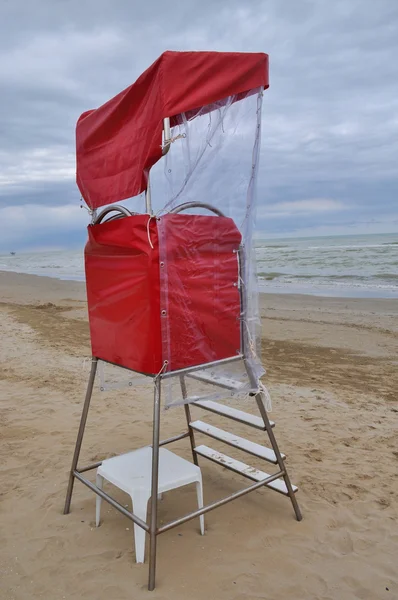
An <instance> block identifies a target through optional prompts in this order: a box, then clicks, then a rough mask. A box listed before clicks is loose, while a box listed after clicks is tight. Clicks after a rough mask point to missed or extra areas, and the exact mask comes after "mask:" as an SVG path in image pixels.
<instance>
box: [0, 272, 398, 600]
mask: <svg viewBox="0 0 398 600" xmlns="http://www.w3.org/2000/svg"><path fill="white" fill-rule="evenodd" d="M261 314H262V323H263V338H262V348H263V362H264V365H265V366H266V368H267V377H266V382H267V385H268V387H269V389H270V392H271V395H272V399H273V411H272V413H271V418H272V419H273V420H274V421H275V422H276V428H275V433H276V435H277V439H278V441H279V444H280V447H281V449H282V450H283V452H284V453H285V454H286V455H287V465H288V469H289V472H290V475H291V478H292V481H293V482H294V483H295V484H296V485H298V486H299V492H298V495H297V499H298V501H299V503H300V506H301V508H302V511H303V514H304V519H303V521H302V522H301V523H298V522H297V521H295V519H294V515H293V511H292V508H291V505H290V503H289V500H288V499H286V498H284V497H283V496H280V495H278V494H274V493H272V492H271V491H270V490H259V491H257V492H254V493H253V494H250V495H249V496H245V497H243V498H241V499H240V500H237V501H235V502H233V503H230V504H227V505H226V506H224V507H223V508H221V509H218V510H217V511H214V512H211V513H209V514H207V515H206V530H207V531H206V535H205V536H204V537H200V535H199V533H198V523H196V522H195V521H191V522H188V523H186V524H184V525H183V526H181V527H179V528H176V529H173V530H171V531H169V532H168V533H165V534H163V535H161V536H160V537H159V540H158V547H159V551H158V576H157V588H156V590H155V592H153V593H152V594H150V596H151V598H152V597H153V598H162V599H163V598H174V599H176V600H180V599H181V600H182V599H184V600H186V599H187V598H192V599H194V600H196V599H197V600H202V599H203V598H207V597H211V598H217V599H220V600H224V599H225V600H226V599H228V600H231V599H232V600H241V599H242V600H243V599H245V600H252V599H254V598H269V599H272V600H299V599H300V600H301V599H305V600H312V599H314V600H315V599H317V600H318V599H324V600H329V599H330V600H346V599H347V600H349V599H353V598H360V599H362V600H375V599H378V598H398V572H397V571H398V569H397V556H398V525H397V520H398V502H397V494H398V478H397V465H398V443H397V425H398V397H397V395H398V392H397V390H398V355H397V350H398V303H397V301H394V300H373V299H366V300H360V299H358V300H356V299H337V298H315V297H310V296H288V295H285V296H284V295H274V294H269V295H263V296H262V299H261ZM0 336H1V337H0V339H1V344H0V452H1V462H0V590H1V591H0V598H1V599H2V600H3V599H4V600H11V599H12V600H14V599H15V600H22V599H23V600H25V599H31V598H34V599H36V598H43V599H45V600H53V599H55V598H67V599H68V600H69V599H80V598H90V599H95V600H105V599H107V600H108V599H109V598H112V599H115V600H124V599H131V598H135V599H137V598H138V599H139V598H148V597H149V596H148V592H147V591H146V582H147V564H146V565H136V564H135V563H134V548H133V540H132V527H131V524H130V522H129V521H127V520H126V519H125V518H124V517H123V516H122V515H120V514H119V513H117V512H116V511H115V510H114V509H112V508H111V507H108V506H107V505H105V506H104V507H103V523H102V525H101V527H99V528H98V529H96V528H95V527H94V523H93V519H94V510H95V498H94V496H93V494H92V493H91V492H90V491H89V490H87V489H86V488H84V487H83V486H82V485H81V484H79V482H77V483H76V486H75V494H74V497H73V501H72V511H71V514H70V515H68V516H64V515H62V509H63V503H64V496H65V491H66V483H67V476H68V470H69V467H70V461H71V457H72V452H73V446H74V442H75V437H76V432H77V427H78V422H79V418H80V413H81V408H82V401H83V397H84V392H85V385H86V381H87V377H88V369H89V360H87V359H89V356H90V345H89V334H88V325H87V319H86V304H85V291H84V285H83V284H80V283H74V282H66V281H58V280H55V279H49V278H42V277H35V276H28V275H19V274H13V273H0ZM241 408H243V410H248V411H250V410H252V411H253V412H254V406H253V407H250V406H249V405H248V404H245V406H244V407H241ZM151 414H152V407H151V392H150V389H149V388H146V387H139V388H138V387H137V388H133V389H131V388H130V389H123V390H118V391H114V392H106V393H100V392H99V390H98V387H97V389H96V391H95V394H94V396H93V401H92V408H91V410H90V414H89V421H88V425H87V430H86V431H87V432H86V437H85V440H84V444H83V449H82V463H87V462H92V461H95V460H98V459H100V458H103V457H105V456H110V455H113V454H117V453H121V452H125V451H128V450H130V449H133V448H136V447H140V446H143V445H145V444H148V443H150V439H151V431H152V427H151ZM198 415H199V412H198ZM204 416H205V415H203V413H202V417H203V418H204ZM162 419H163V420H162V437H163V438H164V437H168V436H170V435H173V434H176V433H179V432H181V431H183V430H184V419H185V417H184V413H183V411H182V410H181V409H179V408H175V409H170V410H168V411H166V412H164V413H162ZM206 421H208V422H213V423H218V424H219V425H220V426H221V427H222V426H223V425H224V426H226V427H228V425H229V426H230V423H228V422H223V423H220V420H217V418H216V417H213V416H211V415H210V414H209V415H206ZM233 430H234V431H236V432H237V433H238V434H240V435H249V436H250V437H251V439H253V440H255V441H258V442H260V443H261V442H262V439H263V438H262V434H261V432H258V431H255V432H254V433H253V431H254V430H250V431H249V432H248V431H247V429H246V428H245V427H244V426H240V425H238V424H237V425H236V427H235V426H234V428H233ZM173 450H175V451H177V452H178V453H180V454H181V456H184V457H186V458H189V457H190V451H189V447H188V444H187V441H186V440H182V441H180V442H178V443H177V444H176V445H175V446H174V447H173ZM225 451H226V453H227V454H232V455H234V454H233V452H230V451H229V450H225ZM234 456H235V455H234ZM236 456H237V457H238V455H236ZM246 459H247V457H246V456H244V458H243V460H246ZM201 466H202V471H203V478H204V486H205V489H204V491H205V502H211V501H213V500H215V499H216V498H220V497H222V496H223V495H225V494H226V493H231V492H232V491H234V490H238V489H240V487H242V485H245V483H246V482H245V481H242V480H241V478H239V477H238V476H236V475H234V474H233V473H231V472H229V471H226V470H224V469H220V468H218V467H217V466H216V465H213V464H211V463H206V462H204V461H202V463H201ZM115 495H116V497H118V498H119V499H121V500H123V502H124V503H125V504H127V502H128V499H127V497H125V496H124V495H123V494H121V493H120V494H115ZM194 506H195V491H194V489H191V488H190V487H187V488H182V489H180V490H177V491H174V492H170V493H168V494H166V495H165V497H164V500H163V501H162V502H161V504H160V519H161V521H162V522H164V523H165V522H167V521H169V520H171V519H173V518H176V517H177V516H179V515H182V514H184V512H186V511H187V510H189V509H192V508H194Z"/></svg>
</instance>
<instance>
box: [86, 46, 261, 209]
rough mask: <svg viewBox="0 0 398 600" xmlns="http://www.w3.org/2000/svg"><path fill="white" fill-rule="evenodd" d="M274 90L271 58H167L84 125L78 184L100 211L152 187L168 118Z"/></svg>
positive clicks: (178, 54) (256, 55) (239, 55)
mask: <svg viewBox="0 0 398 600" xmlns="http://www.w3.org/2000/svg"><path fill="white" fill-rule="evenodd" d="M268 85H269V84H268V55H266V54H262V53H239V52H165V53H163V54H162V55H161V56H160V58H158V59H157V60H156V61H155V62H154V63H153V64H152V65H151V66H150V67H149V69H147V70H146V71H145V72H144V73H143V74H142V75H141V76H140V77H139V78H138V79H137V81H136V82H135V83H134V84H132V85H131V86H130V87H128V88H126V89H125V90H124V91H122V92H121V93H120V94H118V95H117V96H115V97H114V98H112V99H111V100H109V101H108V102H106V103H105V104H103V105H102V106H100V107H99V108H97V109H95V110H91V111H88V112H85V113H83V114H82V115H81V117H80V119H79V120H78V122H77V126H76V161H77V184H78V186H79V189H80V192H81V194H82V196H83V198H84V200H85V201H86V202H87V204H88V205H89V206H90V207H91V208H98V207H100V206H104V205H105V204H112V203H113V202H118V201H120V200H123V199H125V198H130V197H132V196H136V195H138V194H140V193H141V192H142V191H144V190H145V189H146V186H147V176H148V172H149V169H150V168H151V167H152V166H153V165H154V164H155V162H157V161H158V160H159V158H160V157H161V155H162V151H161V147H160V146H161V142H162V126H163V119H164V118H165V117H175V116H177V115H178V114H180V113H182V112H188V111H194V112H195V110H197V109H200V108H201V107H203V106H207V105H209V104H212V103H214V102H217V101H220V100H222V99H224V98H226V97H228V96H232V95H238V97H239V95H242V94H243V93H244V92H249V91H250V90H253V89H255V88H259V87H261V86H263V87H264V88H267V87H268ZM172 122H173V119H172Z"/></svg>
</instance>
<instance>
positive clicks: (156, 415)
mask: <svg viewBox="0 0 398 600" xmlns="http://www.w3.org/2000/svg"><path fill="white" fill-rule="evenodd" d="M239 358H242V357H239ZM98 360H99V359H98V358H96V357H93V359H92V365H91V372H90V377H89V381H88V386H87V392H86V397H85V401H84V406H83V411H82V416H81V420H80V426H79V430H78V435H77V440H76V445H75V451H74V455H73V459H72V466H71V470H70V474H69V484H68V489H67V493H66V499H65V506H64V514H68V513H69V512H70V505H71V499H72V493H73V484H74V480H75V479H78V480H79V481H81V482H82V483H83V484H84V485H86V486H87V487H88V488H89V489H90V490H91V491H93V492H94V493H95V494H97V495H98V496H100V497H101V498H102V499H103V500H106V502H108V503H109V504H110V505H111V506H113V508H115V509H116V510H118V511H119V512H121V513H122V514H123V515H124V516H125V517H127V518H128V519H130V520H131V521H133V522H134V523H135V524H136V525H139V526H140V527H142V529H144V530H145V531H146V532H147V533H148V534H149V547H150V549H149V578H148V590H150V591H152V590H153V589H154V588H155V577H156V541H157V539H156V538H157V536H158V535H159V534H160V533H164V532H165V531H169V529H172V528H174V527H177V526H178V525H181V524H182V523H186V522H187V521H190V520H191V519H194V518H196V517H198V516H200V515H203V514H205V513H206V512H209V511H211V510H214V509H215V508H218V507H220V506H223V505H224V504H227V503H228V502H231V501H232V500H236V499H237V498H240V497H241V496H244V495H246V494H248V493H249V492H252V491H255V490H257V489H259V488H260V487H263V486H266V485H268V484H270V483H271V482H272V481H274V480H275V479H278V478H279V477H283V478H284V480H285V483H286V487H287V489H288V492H289V497H290V500H291V502H292V505H293V508H294V512H295V514H296V518H297V520H298V521H300V520H301V518H302V516H301V512H300V508H299V506H298V503H297V500H296V498H295V494H294V492H293V488H292V485H291V483H290V479H289V476H288V474H287V471H286V467H285V464H284V461H283V459H282V457H281V454H280V451H279V448H278V444H277V442H276V439H275V436H274V433H273V431H272V427H271V424H270V422H269V419H268V415H267V412H266V410H265V408H264V405H263V402H262V400H261V395H260V394H259V393H258V394H256V395H255V397H256V401H257V404H258V407H259V410H260V413H261V416H262V417H263V420H264V424H265V428H266V431H267V433H268V436H269V439H270V442H271V445H272V448H273V450H274V452H275V455H276V457H277V460H278V466H279V470H278V471H277V472H276V473H273V474H272V475H270V476H269V477H267V479H263V480H261V481H256V482H255V483H253V484H252V485H250V486H248V487H245V488H243V489H241V490H239V491H238V492H234V493H233V494H230V495H229V496H226V497H225V498H222V499H221V500H217V501H216V502H213V503H211V504H208V505H207V506H204V507H203V508H201V509H199V510H195V511H193V512H191V513H188V514H187V515H185V516H183V517H180V518H178V519H175V520H174V521H171V522H170V523H167V524H166V525H163V526H162V527H158V524H157V508H158V506H157V505H158V475H159V448H160V447H161V446H164V445H166V444H171V443H173V442H176V441H178V440H181V439H184V438H188V437H189V439H190V444H191V450H192V457H193V461H194V463H195V464H196V465H197V464H198V458H197V455H196V452H195V438H194V433H193V431H192V429H191V427H190V425H189V424H190V422H191V415H190V407H189V404H185V405H184V408H185V414H186V420H187V426H188V431H186V432H184V433H181V434H178V435H175V436H173V437H170V438H167V439H165V440H162V441H160V404H161V381H162V379H166V378H168V377H170V376H172V375H174V376H176V375H177V374H179V375H178V376H179V378H180V384H181V390H182V394H183V397H184V398H186V397H187V396H186V387H185V381H184V379H185V377H184V375H185V374H188V373H189V372H192V371H195V370H197V369H198V368H203V365H201V367H191V368H187V369H181V370H180V371H176V372H174V373H172V372H171V373H165V374H160V375H158V376H156V377H155V378H154V380H153V381H154V402H153V437H152V449H153V451H152V483H151V500H150V502H151V518H150V523H149V525H148V524H147V523H145V522H144V521H142V519H140V518H139V517H137V515H135V514H134V513H133V512H132V511H129V510H127V509H126V508H125V507H124V506H122V505H121V504H120V503H119V502H117V501H116V500H115V499H114V498H112V497H111V496H109V494H107V493H106V492H104V491H103V490H102V489H100V488H98V487H97V486H96V485H95V484H94V483H92V482H91V481H90V480H88V479H86V477H84V476H83V473H85V472H87V471H90V470H93V469H96V468H97V467H99V466H100V465H101V464H102V462H101V461H99V462H96V463H93V464H91V465H87V466H84V467H79V468H78V461H79V456H80V450H81V446H82V441H83V435H84V430H85V426H86V422H87V416H88V411H89V407H90V401H91V397H92V391H93V386H94V381H95V376H96V373H97V365H98ZM233 360H236V359H235V358H234V359H233ZM225 362H230V361H226V360H223V361H216V362H214V363H211V364H214V365H217V364H223V363H225ZM246 366H247V369H248V374H249V375H250V373H251V375H252V376H254V373H252V371H251V368H250V366H249V365H248V364H247V365H246Z"/></svg>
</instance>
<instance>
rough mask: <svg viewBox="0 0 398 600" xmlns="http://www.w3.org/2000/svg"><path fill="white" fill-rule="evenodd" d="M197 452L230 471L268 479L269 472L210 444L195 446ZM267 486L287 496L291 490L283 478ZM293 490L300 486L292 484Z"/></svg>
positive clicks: (258, 479) (257, 479)
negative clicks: (219, 450)
mask: <svg viewBox="0 0 398 600" xmlns="http://www.w3.org/2000/svg"><path fill="white" fill-rule="evenodd" d="M195 452H196V453H197V454H199V455H200V456H203V457H204V458H208V459H209V460H211V461H213V462H215V463H217V464H219V465H221V466H222V467H225V468H226V469H229V470H230V471H234V472H235V473H239V474H240V475H243V476H244V477H247V478H248V479H252V480H253V481H262V480H263V479H267V477H269V474H268V473H265V472H264V471H259V470H258V469H255V468H254V467H250V466H249V465H246V464H245V463H243V462H241V461H240V460H236V459H235V458H231V457H230V456H227V455H226V454H223V453H222V452H218V451H217V450H213V449H212V448H209V447H208V446H204V445H201V446H197V447H196V448H195ZM266 485H267V487H270V488H272V489H273V490H275V491H276V492H279V493H280V494H284V495H285V496H287V495H288V494H289V492H288V491H287V487H286V484H285V482H284V480H283V479H275V481H271V483H267V484H266ZM292 488H293V492H297V490H298V488H297V486H295V485H292Z"/></svg>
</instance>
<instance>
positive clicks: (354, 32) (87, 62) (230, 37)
mask: <svg viewBox="0 0 398 600" xmlns="http://www.w3.org/2000/svg"><path fill="white" fill-rule="evenodd" d="M165 49H177V50H178V49H180V50H181V49H214V50H225V51H227V50H237V51H265V52H268V53H269V54H270V64H271V87H270V89H269V90H268V91H267V92H266V94H265V97H264V111H263V139H262V165H261V170H260V178H259V200H260V203H263V204H266V203H267V202H271V203H278V202H281V203H282V202H290V201H296V200H297V201H303V200H311V199H316V198H330V199H332V200H335V201H336V202H343V203H345V204H346V205H347V206H346V208H345V210H344V211H341V214H340V215H339V216H338V218H335V219H334V223H335V225H336V227H337V228H338V227H339V226H342V225H343V224H344V223H347V224H348V223H351V222H354V221H355V219H357V220H358V221H360V220H362V221H363V219H368V220H370V219H372V218H374V219H376V220H377V219H381V220H382V219H383V218H385V217H386V215H393V214H394V212H396V208H395V206H396V201H397V193H398V174H397V158H398V76H397V75H398V66H397V62H396V59H395V57H396V56H397V54H398V3H395V2H391V1H389V0H379V1H378V2H373V1H371V0H336V1H335V2H333V3H331V2H328V1H326V0H301V1H300V2H297V1H296V0H284V1H280V0H270V1H260V0H259V1H251V2H250V3H248V2H247V3H243V2H242V1H239V2H238V1H235V0H234V1H229V2H228V3H227V2H225V1H222V0H218V1H216V2H215V1H214V0H213V1H212V2H210V0H205V1H203V2H201V3H200V5H198V3H197V2H193V0H188V1H186V2H184V3H182V2H177V1H176V0H175V1H174V2H173V1H172V0H170V2H167V3H164V2H160V1H158V2H139V3H137V2H131V1H129V0H114V1H112V2H109V1H108V0H96V1H94V0H85V1H84V2H81V1H76V0H35V2H31V3H27V2H26V1H25V0H13V2H11V1H10V2H3V3H1V7H0V98H1V104H2V110H1V113H0V135H1V137H0V207H1V206H3V207H4V206H10V205H22V204H28V203H32V202H34V203H37V202H39V203H40V204H43V205H51V204H52V205H59V206H61V205H66V204H69V203H71V202H72V203H73V202H78V198H79V194H78V190H77V188H76V186H75V184H74V177H73V170H74V158H73V153H74V127H75V122H76V119H77V118H78V116H79V114H80V113H81V112H83V111H84V110H87V109H89V108H93V107H95V106H98V105H99V104H101V103H102V102H104V101H105V100H107V99H108V98H109V97H111V96H112V95H114V94H115V93H117V92H118V91H120V90H121V89H123V88H124V87H126V86H127V85H129V84H130V83H131V82H132V81H134V79H135V78H136V77H137V76H138V75H139V74H140V73H141V72H142V71H143V70H144V69H145V68H146V67H147V66H148V65H149V64H150V63H151V62H152V61H153V60H155V59H156V58H157V56H158V55H159V54H160V53H161V52H162V51H164V50H165ZM40 153H42V154H40ZM325 219H327V217H326V216H325V215H324V214H321V213H319V214H317V215H315V216H313V217H310V216H304V215H302V216H301V217H300V223H299V226H300V227H302V228H303V229H304V228H305V227H306V226H307V225H310V224H311V225H316V224H319V225H320V226H321V225H322V224H323V223H325V222H326V221H325ZM293 222H294V227H295V228H296V227H297V225H298V221H297V218H296V217H294V216H293V217H292V218H291V219H289V216H288V215H287V216H286V217H285V218H283V219H280V220H277V219H275V220H274V222H273V223H272V224H271V223H267V221H266V220H261V219H260V220H259V223H260V226H261V227H262V228H264V229H270V228H271V229H272V230H274V231H289V227H291V228H292V227H293ZM387 222H388V221H387Z"/></svg>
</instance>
